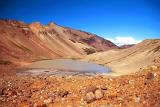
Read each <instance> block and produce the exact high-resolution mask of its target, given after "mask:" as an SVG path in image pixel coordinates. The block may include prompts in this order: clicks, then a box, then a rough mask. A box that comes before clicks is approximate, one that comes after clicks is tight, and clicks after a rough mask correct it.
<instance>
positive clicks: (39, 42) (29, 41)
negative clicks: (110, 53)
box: [0, 20, 119, 61]
mask: <svg viewBox="0 0 160 107" xmlns="http://www.w3.org/2000/svg"><path fill="white" fill-rule="evenodd" d="M0 37H1V39H0V59H3V60H7V59H9V60H15V61H17V60H22V61H25V60H33V59H47V58H59V57H72V56H82V55H86V54H90V53H93V52H96V51H106V50H110V49H117V48H119V47H118V46H116V45H115V44H114V43H112V42H110V41H109V40H105V39H103V38H102V37H99V36H97V35H95V34H91V33H88V32H84V31H80V30H75V29H71V28H67V27H62V26H59V25H57V24H55V23H49V24H48V25H42V24H41V23H39V22H35V23H31V24H26V23H24V22H22V21H16V20H0Z"/></svg>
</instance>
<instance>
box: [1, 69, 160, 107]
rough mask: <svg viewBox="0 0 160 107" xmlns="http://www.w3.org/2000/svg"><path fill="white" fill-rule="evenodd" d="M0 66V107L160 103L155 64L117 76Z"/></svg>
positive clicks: (149, 106) (156, 106) (155, 106)
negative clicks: (33, 71) (35, 72)
mask: <svg viewBox="0 0 160 107" xmlns="http://www.w3.org/2000/svg"><path fill="white" fill-rule="evenodd" d="M0 68H1V72H0V106H1V107H160V69H159V68H156V69H151V68H149V69H145V70H143V71H141V72H139V73H135V74H132V75H126V76H119V77H108V76H102V75H95V76H87V75H86V76H61V77H58V76H54V75H44V74H43V75H30V74H28V75H19V73H17V71H19V72H20V71H21V70H17V69H13V67H6V66H3V67H2V66H1V67H0ZM14 68H15V67H14Z"/></svg>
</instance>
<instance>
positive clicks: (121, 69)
mask: <svg viewBox="0 0 160 107" xmlns="http://www.w3.org/2000/svg"><path fill="white" fill-rule="evenodd" d="M83 60H86V61H92V62H96V63H99V64H102V65H105V66H109V67H111V68H112V71H113V72H115V74H116V75H122V74H130V73H134V72H136V71H139V70H141V69H146V68H148V67H151V66H160V39H147V40H144V41H143V42H141V43H139V44H137V45H134V46H132V47H130V48H127V49H116V50H110V51H106V52H99V53H95V54H92V55H88V56H86V57H85V58H84V59H83Z"/></svg>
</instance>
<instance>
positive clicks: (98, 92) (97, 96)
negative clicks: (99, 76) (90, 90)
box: [95, 90, 103, 99]
mask: <svg viewBox="0 0 160 107" xmlns="http://www.w3.org/2000/svg"><path fill="white" fill-rule="evenodd" d="M95 96H96V99H101V98H102V97H103V92H102V90H96V91H95Z"/></svg>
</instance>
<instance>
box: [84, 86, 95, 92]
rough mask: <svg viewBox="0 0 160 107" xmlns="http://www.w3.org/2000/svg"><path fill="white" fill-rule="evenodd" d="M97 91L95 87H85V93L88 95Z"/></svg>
mask: <svg viewBox="0 0 160 107" xmlns="http://www.w3.org/2000/svg"><path fill="white" fill-rule="evenodd" d="M96 90H97V87H95V86H90V87H87V88H86V90H85V92H86V93H88V92H93V93H94V92H95V91H96Z"/></svg>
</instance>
